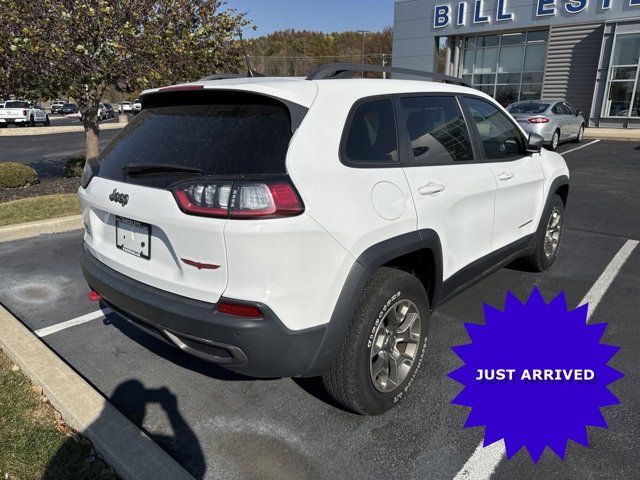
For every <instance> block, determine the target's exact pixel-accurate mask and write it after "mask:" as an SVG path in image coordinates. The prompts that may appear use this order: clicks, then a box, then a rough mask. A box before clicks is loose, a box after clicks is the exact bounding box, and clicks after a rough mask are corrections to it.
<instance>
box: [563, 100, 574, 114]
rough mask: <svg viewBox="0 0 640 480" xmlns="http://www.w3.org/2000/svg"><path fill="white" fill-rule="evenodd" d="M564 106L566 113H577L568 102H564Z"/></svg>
mask: <svg viewBox="0 0 640 480" xmlns="http://www.w3.org/2000/svg"><path fill="white" fill-rule="evenodd" d="M562 108H563V109H564V114H565V115H574V114H575V113H576V112H575V110H574V109H573V107H572V106H571V105H569V104H568V103H566V102H565V103H563V104H562Z"/></svg>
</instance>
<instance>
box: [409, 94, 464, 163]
mask: <svg viewBox="0 0 640 480" xmlns="http://www.w3.org/2000/svg"><path fill="white" fill-rule="evenodd" d="M400 104H401V105H402V112H403V117H404V122H405V125H406V128H407V132H408V134H409V140H410V142H411V147H410V148H409V155H410V156H411V154H413V157H414V159H415V161H416V162H417V163H421V164H440V163H450V162H452V161H461V160H473V151H472V149H471V142H470V140H469V132H468V131H467V126H466V124H465V122H464V117H463V116H462V112H461V111H460V109H459V107H458V103H457V102H456V99H455V98H454V97H441V96H433V97H428V96H424V97H422V96H421V97H405V98H402V99H401V100H400Z"/></svg>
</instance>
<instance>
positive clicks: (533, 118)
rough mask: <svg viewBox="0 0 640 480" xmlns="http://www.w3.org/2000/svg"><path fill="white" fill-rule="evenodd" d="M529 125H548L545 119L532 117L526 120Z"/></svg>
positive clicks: (547, 120)
mask: <svg viewBox="0 0 640 480" xmlns="http://www.w3.org/2000/svg"><path fill="white" fill-rule="evenodd" d="M528 122H529V123H549V119H548V118H547V117H532V118H530V119H529V120H528Z"/></svg>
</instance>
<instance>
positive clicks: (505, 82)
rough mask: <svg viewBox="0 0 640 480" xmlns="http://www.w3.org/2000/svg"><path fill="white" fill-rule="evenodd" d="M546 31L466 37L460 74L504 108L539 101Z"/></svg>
mask: <svg viewBox="0 0 640 480" xmlns="http://www.w3.org/2000/svg"><path fill="white" fill-rule="evenodd" d="M548 36H549V32H548V31H547V30H534V31H531V32H516V33H503V34H501V35H477V36H470V37H465V39H464V52H463V59H462V65H461V71H460V74H461V75H462V77H463V79H465V81H467V82H470V83H471V84H472V85H473V86H474V87H476V88H478V89H479V90H481V91H483V92H485V93H487V94H489V95H491V96H493V97H495V98H496V99H497V100H498V101H499V102H500V103H501V104H502V105H504V106H507V105H509V104H511V103H513V102H516V101H518V100H526V99H538V98H540V94H541V92H542V76H543V72H544V64H545V61H546V54H547V39H548Z"/></svg>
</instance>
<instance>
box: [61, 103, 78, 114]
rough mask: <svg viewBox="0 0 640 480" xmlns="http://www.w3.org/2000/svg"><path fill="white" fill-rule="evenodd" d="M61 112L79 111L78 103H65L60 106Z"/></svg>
mask: <svg viewBox="0 0 640 480" xmlns="http://www.w3.org/2000/svg"><path fill="white" fill-rule="evenodd" d="M60 113H61V114H63V115H69V114H72V113H78V105H76V104H75V103H65V104H64V105H62V107H60Z"/></svg>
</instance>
